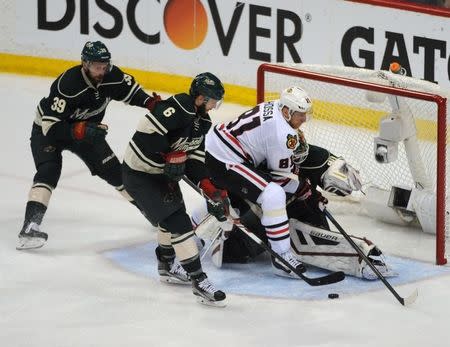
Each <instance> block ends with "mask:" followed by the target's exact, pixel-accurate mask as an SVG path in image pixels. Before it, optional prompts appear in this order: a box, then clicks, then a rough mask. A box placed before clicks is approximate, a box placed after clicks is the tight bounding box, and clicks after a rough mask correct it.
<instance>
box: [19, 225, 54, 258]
mask: <svg viewBox="0 0 450 347" xmlns="http://www.w3.org/2000/svg"><path fill="white" fill-rule="evenodd" d="M47 239H48V235H47V234H46V233H44V232H43V231H40V229H39V225H38V224H36V223H33V222H31V223H30V224H28V226H27V227H26V228H25V229H22V230H21V231H20V233H19V241H18V244H17V246H16V249H17V250H19V251H20V250H26V249H36V248H41V247H42V246H43V245H44V244H45V242H46V241H47Z"/></svg>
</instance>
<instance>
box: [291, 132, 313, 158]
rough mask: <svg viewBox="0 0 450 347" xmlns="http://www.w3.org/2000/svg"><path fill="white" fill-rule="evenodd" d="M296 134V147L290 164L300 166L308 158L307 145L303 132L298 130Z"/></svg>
mask: <svg viewBox="0 0 450 347" xmlns="http://www.w3.org/2000/svg"><path fill="white" fill-rule="evenodd" d="M297 134H298V145H297V147H296V148H295V149H294V154H292V162H293V163H294V164H295V165H300V164H301V163H303V162H304V161H305V160H306V158H307V157H308V154H309V145H308V142H306V139H305V135H304V134H303V131H301V130H300V129H297Z"/></svg>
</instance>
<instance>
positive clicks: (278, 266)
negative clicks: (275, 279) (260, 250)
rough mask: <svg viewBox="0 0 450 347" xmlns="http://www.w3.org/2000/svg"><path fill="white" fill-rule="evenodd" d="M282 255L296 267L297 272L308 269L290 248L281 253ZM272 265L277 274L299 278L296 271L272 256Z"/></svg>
mask: <svg viewBox="0 0 450 347" xmlns="http://www.w3.org/2000/svg"><path fill="white" fill-rule="evenodd" d="M280 256H281V258H283V259H284V260H286V261H287V262H288V263H289V264H290V265H292V266H293V267H294V268H295V269H296V273H297V274H301V273H304V272H305V271H306V267H305V265H303V263H302V262H301V261H299V260H297V258H295V256H294V255H293V254H292V252H291V251H290V250H289V251H287V252H284V253H282V254H280ZM272 267H273V270H274V273H275V275H277V276H282V277H289V278H295V279H298V278H299V277H298V276H297V274H296V273H294V272H293V271H292V270H291V269H289V268H287V267H286V266H284V265H283V264H282V263H281V262H280V261H279V260H278V259H277V258H274V257H272Z"/></svg>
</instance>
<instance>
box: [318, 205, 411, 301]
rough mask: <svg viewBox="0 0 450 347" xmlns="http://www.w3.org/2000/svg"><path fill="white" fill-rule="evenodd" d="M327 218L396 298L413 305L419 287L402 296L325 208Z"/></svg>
mask: <svg viewBox="0 0 450 347" xmlns="http://www.w3.org/2000/svg"><path fill="white" fill-rule="evenodd" d="M323 212H324V213H325V215H326V216H327V218H328V219H329V220H330V221H331V223H333V224H334V226H335V227H336V228H337V229H338V230H339V232H340V233H341V234H342V236H344V238H345V239H346V240H347V242H348V243H349V244H350V245H351V246H352V247H353V248H354V249H355V251H356V252H357V253H358V254H359V256H360V257H361V258H363V259H364V261H365V262H366V263H367V265H369V267H370V268H371V269H372V271H373V272H374V273H375V274H376V275H377V277H378V278H379V279H380V280H381V282H383V284H384V285H385V286H386V287H387V289H389V291H390V292H391V293H392V294H393V295H394V296H395V298H396V299H397V300H398V301H399V302H400V303H401V304H402V305H403V306H408V305H411V304H412V303H413V302H414V301H416V299H417V296H418V295H419V292H418V291H417V289H415V290H414V292H412V293H411V294H410V295H409V296H408V297H406V298H403V297H401V296H400V295H399V294H398V293H397V292H396V290H395V289H394V288H393V287H392V286H391V284H390V283H389V282H388V281H387V279H386V278H385V277H384V276H383V275H382V273H381V272H380V271H379V270H378V269H377V268H376V266H375V265H373V264H372V262H371V261H370V260H369V258H367V256H366V255H365V254H364V253H363V251H361V249H360V248H359V247H358V245H357V244H356V243H355V242H354V241H353V240H352V239H351V237H350V236H349V235H348V234H347V233H346V232H345V230H344V229H343V228H342V227H341V226H340V225H339V223H338V222H337V221H336V219H334V217H333V216H332V215H331V213H330V212H329V211H328V210H327V209H324V211H323Z"/></svg>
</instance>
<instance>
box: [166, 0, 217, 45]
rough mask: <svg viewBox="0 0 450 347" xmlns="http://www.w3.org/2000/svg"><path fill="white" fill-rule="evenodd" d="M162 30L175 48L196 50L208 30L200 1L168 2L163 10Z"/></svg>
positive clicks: (182, 0)
mask: <svg viewBox="0 0 450 347" xmlns="http://www.w3.org/2000/svg"><path fill="white" fill-rule="evenodd" d="M164 28H165V29H166V33H167V35H168V36H169V38H170V40H171V41H172V42H173V43H174V44H175V45H176V46H177V47H179V48H182V49H194V48H197V47H198V46H200V44H201V43H202V42H203V40H204V39H205V36H206V32H207V30H208V19H207V17H206V10H205V8H204V6H203V4H202V3H201V2H200V0H189V1H187V0H169V1H168V2H167V4H166V7H165V9H164Z"/></svg>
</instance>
